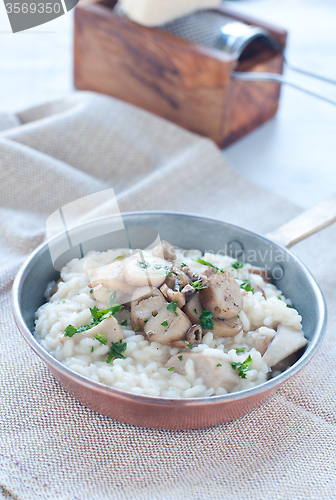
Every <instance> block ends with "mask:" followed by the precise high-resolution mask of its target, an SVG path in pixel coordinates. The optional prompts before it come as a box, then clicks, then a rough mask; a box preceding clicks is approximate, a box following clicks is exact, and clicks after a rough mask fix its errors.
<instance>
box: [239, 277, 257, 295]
mask: <svg viewBox="0 0 336 500" xmlns="http://www.w3.org/2000/svg"><path fill="white" fill-rule="evenodd" d="M240 288H242V289H243V290H245V292H252V293H254V288H253V287H252V285H251V281H250V280H243V283H242V284H241V285H240Z"/></svg>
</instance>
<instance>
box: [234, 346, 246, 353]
mask: <svg viewBox="0 0 336 500" xmlns="http://www.w3.org/2000/svg"><path fill="white" fill-rule="evenodd" d="M245 351H246V347H237V349H236V353H237V354H240V353H241V352H245Z"/></svg>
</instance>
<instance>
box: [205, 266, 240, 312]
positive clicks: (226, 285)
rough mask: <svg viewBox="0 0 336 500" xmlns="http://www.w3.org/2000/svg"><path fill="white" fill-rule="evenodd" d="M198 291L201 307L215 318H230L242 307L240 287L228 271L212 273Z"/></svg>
mask: <svg viewBox="0 0 336 500" xmlns="http://www.w3.org/2000/svg"><path fill="white" fill-rule="evenodd" d="M199 293H200V299H201V302H202V305H203V308H204V309H206V310H207V311H210V312H212V313H213V315H214V317H215V318H221V319H230V318H233V317H234V316H237V314H239V313H240V311H241V310H242V309H243V297H242V295H241V290H240V287H239V285H238V283H237V282H236V280H235V279H234V278H233V277H232V276H231V274H229V273H221V274H213V275H212V276H210V278H208V281H207V288H203V289H202V290H200V292H199Z"/></svg>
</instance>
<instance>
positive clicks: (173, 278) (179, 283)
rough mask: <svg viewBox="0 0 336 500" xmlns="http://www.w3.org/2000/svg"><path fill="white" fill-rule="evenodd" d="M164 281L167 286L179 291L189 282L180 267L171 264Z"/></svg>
mask: <svg viewBox="0 0 336 500" xmlns="http://www.w3.org/2000/svg"><path fill="white" fill-rule="evenodd" d="M166 283H167V285H168V286H169V288H172V289H173V290H176V291H180V290H181V289H182V288H183V287H185V286H186V285H188V284H189V283H190V279H189V278H188V276H187V275H186V274H185V273H184V272H183V271H181V269H179V268H178V267H176V266H173V267H172V269H171V272H170V274H169V276H167V279H166Z"/></svg>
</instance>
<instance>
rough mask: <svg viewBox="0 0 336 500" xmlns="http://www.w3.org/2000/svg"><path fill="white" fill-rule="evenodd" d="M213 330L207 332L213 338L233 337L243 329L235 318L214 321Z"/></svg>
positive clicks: (241, 324)
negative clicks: (211, 334)
mask: <svg viewBox="0 0 336 500" xmlns="http://www.w3.org/2000/svg"><path fill="white" fill-rule="evenodd" d="M213 322H214V328H213V330H208V331H210V332H212V333H213V336H214V338H217V339H218V338H224V337H235V336H236V335H238V333H239V332H241V331H242V329H243V323H242V322H241V321H240V319H239V318H238V317H237V316H235V317H234V318H230V319H225V320H224V319H215V320H213Z"/></svg>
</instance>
